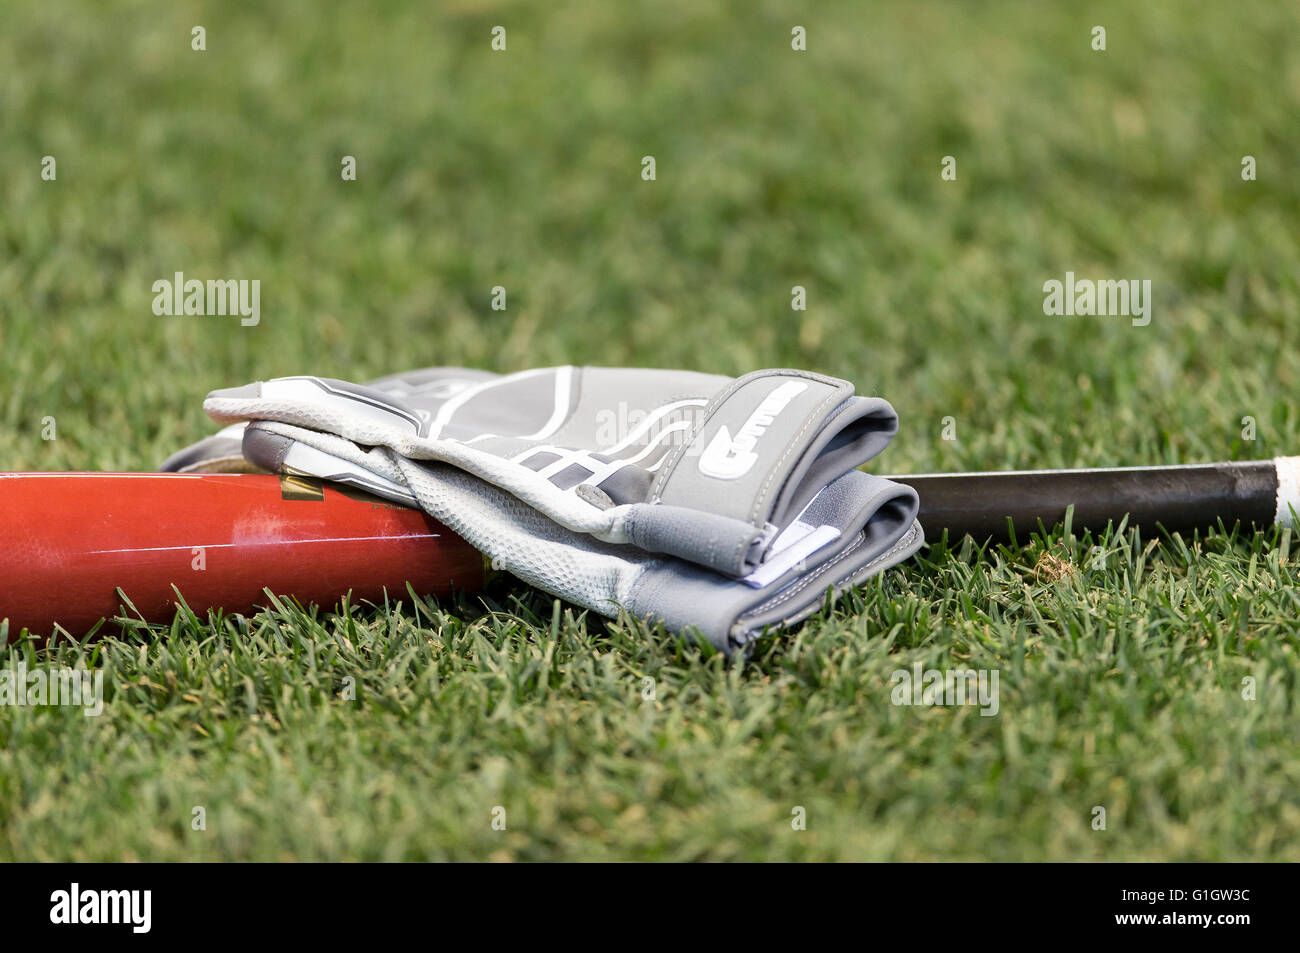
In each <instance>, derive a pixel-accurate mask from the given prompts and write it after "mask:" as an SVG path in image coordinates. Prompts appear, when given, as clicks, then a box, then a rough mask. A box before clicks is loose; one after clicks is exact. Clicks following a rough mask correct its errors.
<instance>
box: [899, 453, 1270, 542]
mask: <svg viewBox="0 0 1300 953" xmlns="http://www.w3.org/2000/svg"><path fill="white" fill-rule="evenodd" d="M1283 459H1285V460H1291V459H1294V458H1283ZM1279 462H1280V461H1271V460H1262V461H1252V462H1246V463H1211V464H1198V465H1189V466H1168V467H1118V468H1114V469H1096V470H1036V471H1007V472H1002V473H996V472H995V473H951V474H911V475H905V476H896V477H890V479H892V480H896V481H898V482H899V483H906V484H908V485H909V486H911V487H914V488H915V489H916V491H917V494H918V495H919V496H920V498H921V512H920V516H919V517H918V518H919V519H920V521H921V525H922V526H923V527H925V531H926V538H927V539H929V540H931V541H933V540H936V539H938V538H939V537H940V536H942V535H943V532H944V531H945V530H947V532H948V538H949V539H950V540H956V539H960V538H961V537H962V536H965V535H967V534H969V535H970V536H972V537H973V538H974V539H976V540H978V541H980V542H983V541H984V540H986V539H990V538H991V539H994V540H997V541H999V542H1004V541H1007V540H1008V538H1009V536H1008V520H1010V523H1011V526H1013V527H1014V532H1015V535H1016V538H1017V539H1018V540H1020V541H1023V540H1025V539H1027V538H1028V536H1029V535H1030V534H1031V533H1033V532H1035V531H1036V530H1037V529H1038V527H1039V523H1040V522H1041V523H1042V525H1043V526H1044V527H1046V528H1047V529H1049V530H1050V529H1051V528H1052V527H1053V526H1055V525H1056V524H1058V523H1062V522H1064V520H1065V512H1066V509H1067V507H1069V506H1071V505H1072V506H1073V507H1074V513H1073V516H1072V520H1071V529H1072V530H1073V531H1075V532H1082V531H1083V530H1091V531H1092V532H1093V533H1098V532H1100V531H1102V530H1104V529H1105V528H1106V525H1107V524H1108V523H1110V524H1118V523H1119V521H1120V520H1121V519H1122V518H1123V517H1124V516H1125V515H1127V516H1128V517H1129V525H1140V526H1142V527H1144V528H1147V529H1155V528H1156V527H1157V526H1159V527H1163V528H1164V529H1166V530H1168V531H1169V532H1189V531H1191V530H1196V529H1209V528H1212V527H1214V526H1216V525H1218V522H1219V521H1220V520H1222V521H1223V524H1224V525H1225V526H1227V527H1229V528H1230V527H1232V526H1233V524H1235V523H1242V524H1245V525H1247V526H1256V527H1268V526H1271V525H1273V523H1274V522H1275V521H1277V520H1278V519H1279V513H1281V515H1282V518H1286V516H1287V512H1286V510H1284V509H1283V508H1282V507H1281V506H1280V505H1279V499H1281V498H1282V497H1283V496H1284V494H1279V489H1278V487H1279V477H1278V473H1279Z"/></svg>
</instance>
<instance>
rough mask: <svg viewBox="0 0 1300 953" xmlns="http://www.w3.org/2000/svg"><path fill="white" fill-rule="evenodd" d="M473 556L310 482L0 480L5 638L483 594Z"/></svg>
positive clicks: (413, 517)
mask: <svg viewBox="0 0 1300 953" xmlns="http://www.w3.org/2000/svg"><path fill="white" fill-rule="evenodd" d="M483 576H484V566H483V557H482V556H481V554H480V553H479V552H478V551H477V550H475V549H474V548H473V547H471V546H470V545H469V543H467V542H465V541H464V540H463V539H461V538H460V537H459V536H456V535H455V534H454V533H452V532H451V531H450V530H449V529H447V528H446V527H445V526H443V525H442V524H441V523H438V522H437V521H435V520H434V519H432V518H431V517H429V516H427V515H425V514H424V513H422V512H420V511H419V510H414V509H408V508H407V507H404V506H399V505H397V504H394V503H389V502H387V501H384V500H380V499H378V498H376V497H372V496H369V495H368V494H365V493H361V492H359V491H356V490H353V489H351V488H348V487H340V486H337V485H334V484H322V483H321V481H319V480H313V479H307V478H298V477H277V476H268V475H255V474H179V473H0V619H5V618H7V619H8V620H9V638H10V640H13V639H15V638H18V637H19V635H20V634H21V632H22V630H23V629H24V628H26V629H28V630H30V632H31V633H32V634H35V635H49V634H50V633H51V632H52V631H53V629H54V626H55V625H56V624H57V625H59V626H62V627H63V628H64V629H66V630H67V631H68V632H69V633H72V634H74V635H78V636H80V635H82V634H84V633H85V632H86V631H87V630H88V629H90V628H91V627H92V626H93V625H94V624H95V623H96V622H98V621H99V620H100V619H102V618H111V617H113V616H115V615H117V614H118V613H119V611H120V609H121V607H122V605H123V601H122V599H121V598H120V597H119V596H118V594H117V590H118V589H119V588H120V589H121V590H122V592H123V593H124V594H125V595H126V596H127V598H129V599H130V601H131V603H132V604H133V605H134V606H135V608H136V610H138V612H139V614H140V615H142V616H143V617H144V618H145V619H146V620H148V621H150V622H165V621H169V620H170V619H171V618H172V616H173V613H174V612H175V603H176V595H175V593H174V592H173V590H172V587H173V586H175V587H176V589H178V590H179V591H180V593H181V595H182V596H183V597H184V599H185V601H186V603H187V604H188V605H189V606H190V608H191V609H193V610H194V611H195V612H197V613H203V612H206V611H207V610H208V609H209V608H223V609H226V610H227V611H230V612H249V611H251V610H253V609H254V608H256V607H258V606H260V605H264V604H265V603H266V602H267V599H266V594H265V592H264V591H263V590H265V589H270V590H271V591H272V592H274V593H276V594H277V595H288V596H293V597H294V598H296V599H298V600H299V601H300V602H302V603H303V604H307V603H309V602H314V603H317V604H318V605H321V606H326V607H330V606H333V605H335V604H336V603H337V602H338V601H339V599H340V598H341V597H342V596H344V595H345V594H347V593H348V592H351V594H352V598H353V599H354V600H363V599H364V600H370V601H381V600H382V599H383V597H384V593H385V592H387V593H388V594H389V595H390V596H394V597H397V598H405V597H406V595H407V590H406V586H407V584H408V583H409V584H410V585H411V586H412V588H414V590H415V591H416V592H419V593H425V594H431V595H439V596H442V595H447V594H448V593H450V592H451V590H452V588H453V587H454V588H456V589H457V590H461V591H474V590H477V589H478V588H480V587H481V586H482V584H483Z"/></svg>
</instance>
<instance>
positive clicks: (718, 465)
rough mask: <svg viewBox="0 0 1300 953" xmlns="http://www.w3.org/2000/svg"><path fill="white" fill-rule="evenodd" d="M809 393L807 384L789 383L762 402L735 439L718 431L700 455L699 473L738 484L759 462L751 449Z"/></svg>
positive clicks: (719, 429)
mask: <svg viewBox="0 0 1300 953" xmlns="http://www.w3.org/2000/svg"><path fill="white" fill-rule="evenodd" d="M807 389H808V385H807V384H803V383H800V382H799V381H789V382H788V383H785V384H782V385H781V386H780V387H778V388H777V389H776V390H774V391H772V393H770V394H768V395H767V396H766V397H765V398H763V402H762V403H761V404H759V405H758V409H757V410H755V411H754V412H753V413H752V414H750V415H749V419H748V420H746V421H745V423H744V424H743V425H741V428H740V431H739V432H738V433H737V434H736V436H734V437H733V436H732V435H731V431H729V430H728V429H727V428H726V427H719V428H718V432H717V433H715V434H714V435H713V439H712V440H710V441H709V445H708V446H707V447H705V448H704V452H703V453H702V454H700V464H699V466H700V472H701V473H703V474H704V475H705V476H710V477H713V478H714V479H717V480H739V479H740V478H741V477H743V476H744V475H745V474H746V473H748V472H749V471H750V470H751V469H752V468H753V466H754V464H755V463H757V462H758V454H757V453H755V452H754V448H755V447H756V446H757V445H758V441H759V438H761V437H762V436H763V434H765V433H767V428H768V427H770V426H772V422H773V421H775V420H776V418H777V416H778V415H780V413H781V411H783V410H785V408H786V407H787V406H788V405H789V403H790V401H792V400H794V399H795V398H796V397H798V396H799V395H800V394H802V393H803V392H804V391H806V390H807Z"/></svg>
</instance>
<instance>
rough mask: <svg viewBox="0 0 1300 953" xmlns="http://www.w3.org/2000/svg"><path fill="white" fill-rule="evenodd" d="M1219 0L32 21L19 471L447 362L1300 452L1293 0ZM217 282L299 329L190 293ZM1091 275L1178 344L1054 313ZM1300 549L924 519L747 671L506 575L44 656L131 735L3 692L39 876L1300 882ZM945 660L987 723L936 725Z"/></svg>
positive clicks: (3, 258)
mask: <svg viewBox="0 0 1300 953" xmlns="http://www.w3.org/2000/svg"><path fill="white" fill-rule="evenodd" d="M435 7H436V8H437V9H438V10H439V11H441V12H438V13H435V12H433V10H434V8H435ZM1191 11H1192V8H1191V7H1190V6H1188V5H1186V4H1180V3H1176V2H1172V0H1160V2H1150V3H1141V4H1133V3H1120V2H1116V3H1108V4H1089V5H1088V8H1087V10H1086V11H1085V10H1083V9H1076V8H1075V5H1066V4H1039V3H1028V2H1025V3H998V4H958V3H939V2H924V3H901V2H899V3H885V4H858V3H852V2H847V0H846V2H823V3H818V4H816V5H813V6H805V5H796V9H794V10H786V9H784V8H783V7H782V5H780V4H777V3H760V4H741V3H734V4H709V3H699V2H693V0H692V2H688V0H656V2H653V3H638V4H600V3H596V2H579V3H573V2H559V3H547V4H506V3H494V2H488V0H483V2H478V0H456V2H451V3H446V4H437V5H428V4H416V3H410V4H397V3H375V4H364V5H361V4H354V5H344V4H337V5H336V4H316V3H308V2H306V0H285V2H278V3H275V4H270V5H263V4H253V3H241V4H234V3H199V2H188V3H187V2H182V3H172V4H163V3H158V2H151V3H144V2H124V3H113V4H92V3H83V4H58V5H55V4H46V3H41V2H37V0H9V2H6V3H4V4H0V64H2V65H0V340H3V348H4V366H5V374H4V383H3V385H2V386H0V456H2V459H3V461H4V468H5V469H13V470H24V469H52V470H58V469H122V470H138V469H152V468H155V467H156V466H157V465H158V463H159V461H160V460H161V459H162V458H163V457H165V456H166V455H167V454H168V453H170V452H171V451H172V450H174V449H176V448H177V447H179V446H181V445H183V444H185V443H188V442H190V441H192V440H195V439H197V438H199V437H200V436H203V435H204V434H206V433H207V432H208V431H209V430H210V429H211V428H210V423H209V422H208V421H207V420H206V418H205V417H204V416H203V413H202V410H201V406H200V405H201V402H202V398H203V395H204V394H205V393H206V392H207V391H208V390H210V389H212V388H215V387H223V386H233V385H235V384H240V383H245V382H247V381H250V380H256V379H261V378H266V377H271V376H276V375H283V374H294V373H316V374H323V375H328V376H336V377H343V378H349V379H353V380H362V379H366V378H368V377H374V376H378V375H381V374H385V373H389V372H392V371H397V370H402V369H406V368H410V367H417V366H423V365H433V364H464V365H473V366H482V367H486V368H489V369H493V370H502V371H506V370H518V369H522V368H526V367H532V366H541V365H549V364H559V363H575V364H606V365H624V364H627V365H646V366H667V367H687V368H692V369H699V370H708V371H715V372H721V373H728V374H740V373H744V372H746V371H749V370H752V369H755V368H759V367H772V366H796V367H806V368H809V369H813V370H817V371H822V372H826V373H830V374H834V375H838V376H842V377H846V378H849V379H851V380H853V381H855V382H856V383H857V385H858V388H859V392H860V393H868V394H880V395H883V396H885V397H888V398H889V399H890V400H891V402H893V403H894V405H895V406H896V407H897V408H898V409H899V411H900V414H901V416H902V420H903V424H902V431H901V433H900V435H899V437H898V439H897V440H896V441H895V443H894V444H893V446H892V447H891V448H890V449H889V450H888V451H887V452H886V453H885V454H884V456H883V457H882V458H881V459H880V460H879V461H878V462H877V463H876V464H875V465H874V466H873V469H874V470H875V471H876V472H885V473H888V472H906V471H917V470H951V469H958V468H981V469H983V468H988V469H995V468H1008V467H1035V466H1046V465H1117V464H1130V463H1155V462H1165V461H1168V462H1195V461H1208V460H1213V459H1251V458H1259V457H1267V456H1272V455H1275V454H1278V453H1294V452H1300V450H1298V449H1297V448H1300V413H1297V409H1296V408H1297V401H1296V391H1297V386H1298V385H1300V349H1298V348H1297V347H1296V344H1295V342H1296V340H1297V339H1298V338H1300V268H1298V266H1297V263H1298V262H1300V175H1298V174H1297V169H1298V166H1297V163H1298V162H1300V123H1298V122H1297V120H1296V117H1297V115H1300V44H1297V42H1296V37H1297V33H1298V31H1300V15H1298V14H1297V12H1296V9H1295V7H1294V5H1288V4H1280V3H1275V2H1269V0H1244V2H1238V3H1233V4H1202V5H1197V6H1196V12H1195V14H1194V15H1193V14H1192V12H1191ZM196 24H201V25H203V26H204V27H205V28H206V31H207V49H206V51H205V52H195V51H192V50H191V48H190V38H191V34H190V31H191V28H192V27H193V26H194V25H196ZM498 24H501V25H504V26H505V27H506V28H507V50H506V51H505V52H501V53H494V52H492V51H491V49H490V45H489V44H490V40H491V36H490V31H491V29H492V27H493V26H495V25H498ZM796 24H798V25H802V26H804V27H806V29H807V36H808V40H807V46H808V49H807V51H806V52H795V51H792V49H791V29H792V27H793V26H794V25H796ZM1098 24H1100V25H1103V26H1105V27H1106V29H1107V49H1106V50H1105V51H1104V52H1096V51H1094V50H1092V49H1091V46H1090V42H1091V36H1090V31H1091V29H1092V27H1093V26H1094V25H1098ZM47 155H49V156H53V157H54V158H55V160H56V162H57V178H56V179H55V180H54V181H43V180H42V178H41V162H42V157H43V156H47ZM344 155H353V156H355V157H356V159H357V169H358V178H357V180H356V181H354V182H345V181H342V180H341V178H340V159H341V157H342V156H344ZM646 155H652V156H654V157H655V160H656V165H657V178H656V180H655V181H651V182H647V181H643V180H642V178H641V160H642V157H643V156H646ZM949 155H950V156H953V157H954V158H955V159H956V163H957V178H956V180H955V181H945V180H943V179H941V177H940V171H941V160H942V159H943V157H944V156H949ZM1248 155H1249V156H1253V157H1254V158H1255V160H1256V163H1257V175H1258V177H1257V179H1256V180H1254V181H1244V180H1243V178H1242V159H1243V156H1248ZM176 271H183V272H185V273H186V274H187V276H193V277H200V278H222V277H235V278H249V279H254V278H255V279H259V280H260V281H261V288H262V293H261V309H262V315H261V321H260V323H259V324H258V325H257V326H256V327H241V326H240V324H239V321H238V319H237V318H221V317H157V316H155V315H154V314H153V312H152V310H151V301H152V291H151V286H152V283H153V282H154V281H155V280H156V279H158V278H162V277H169V276H171V275H172V274H173V273H174V272H176ZM1067 271H1073V272H1075V273H1076V274H1077V275H1079V276H1081V277H1105V278H1149V279H1151V281H1152V287H1153V305H1152V320H1151V323H1150V324H1149V325H1148V326H1146V327H1134V326H1133V325H1132V324H1131V323H1130V321H1129V320H1128V319H1127V318H1125V317H1122V316H1121V317H1069V318H1067V317H1051V316H1047V315H1045V314H1044V313H1043V290H1042V286H1043V283H1044V282H1045V281H1047V280H1049V279H1053V278H1055V279H1062V278H1063V277H1064V275H1065V273H1066V272H1067ZM495 285H502V286H505V287H506V288H507V289H508V294H509V298H508V308H507V310H505V311H493V310H492V309H491V307H490V302H489V296H490V289H491V288H492V287H493V286H495ZM794 285H802V286H804V287H805V288H806V289H807V300H808V308H807V310H806V311H804V312H796V311H792V309H791V306H790V302H791V288H792V286H794ZM47 417H53V418H54V420H55V423H56V429H57V439H54V440H46V439H43V434H42V431H43V429H44V427H45V423H44V419H45V418H47ZM947 417H951V418H953V419H952V426H954V427H955V433H956V438H957V439H956V440H945V439H942V434H943V428H944V418H947ZM1245 417H1250V418H1252V419H1253V421H1254V431H1255V432H1254V434H1253V439H1247V438H1248V437H1250V436H1252V435H1251V434H1250V433H1249V430H1248V425H1246V424H1243V418H1245ZM1243 431H1246V432H1245V433H1243ZM1095 547H1100V549H1099V550H1098V549H1095ZM1293 548H1294V546H1293V542H1292V540H1291V538H1290V536H1289V534H1284V533H1281V532H1278V533H1274V534H1257V535H1254V536H1251V535H1249V534H1237V535H1211V536H1210V537H1208V538H1202V539H1199V540H1193V539H1181V538H1168V537H1163V538H1162V537H1160V536H1158V535H1155V534H1152V533H1146V534H1145V535H1143V536H1142V537H1139V536H1138V535H1137V534H1136V533H1135V532H1132V531H1125V532H1116V533H1114V534H1110V535H1107V536H1106V537H1104V538H1102V539H1100V540H1098V539H1091V538H1084V539H1078V538H1074V537H1069V536H1063V535H1062V534H1061V533H1059V532H1058V533H1057V534H1055V535H1052V536H1050V537H1048V538H1046V539H1036V540H1034V541H1032V542H1029V543H1028V544H1026V545H1024V546H1023V548H1020V549H1014V550H1012V549H1001V550H988V551H983V552H981V551H979V550H978V549H976V548H974V547H972V546H971V545H970V544H969V543H966V544H955V545H954V546H953V547H952V548H932V549H930V550H929V551H928V552H925V553H923V554H922V555H921V556H920V557H919V558H917V559H916V560H914V561H911V562H909V563H907V564H905V565H904V566H903V567H901V568H899V569H897V570H894V571H892V572H890V573H889V574H887V575H886V576H884V577H883V578H880V579H877V580H874V581H873V582H872V583H871V584H870V585H868V586H866V587H864V588H862V589H861V590H860V591H858V592H856V593H854V594H852V595H850V596H849V597H847V598H845V599H844V600H842V601H841V602H840V603H839V605H838V606H837V607H836V608H835V609H834V610H833V611H830V612H827V613H824V614H822V615H821V616H819V617H818V618H816V619H815V620H813V621H812V622H810V623H809V624H808V625H806V626H805V627H803V628H802V629H801V630H799V631H797V632H795V633H792V634H786V635H781V636H777V637H769V638H766V639H765V640H764V641H763V642H762V643H761V644H760V646H759V650H758V652H757V653H756V654H755V655H754V657H753V658H751V659H750V660H748V661H747V662H744V663H727V662H726V661H725V660H724V659H722V658H720V657H718V656H716V655H711V654H710V653H707V652H705V651H703V650H702V649H700V648H699V647H697V646H695V645H694V644H691V643H689V642H684V641H681V640H679V639H676V638H673V637H670V636H667V635H665V634H663V633H662V632H656V631H651V630H647V628H646V627H645V626H643V625H642V624H640V623H638V622H636V621H632V620H623V621H619V622H610V623H606V622H604V621H603V620H600V619H598V618H596V617H594V616H590V615H584V614H583V613H582V612H581V611H579V610H576V609H574V608H573V607H571V606H565V605H559V604H556V603H554V601H553V600H551V599H550V598H548V597H547V596H545V595H544V594H541V593H538V592H535V591H529V590H527V589H526V588H524V587H522V586H519V585H513V586H512V585H509V584H508V583H498V584H497V585H496V586H495V587H494V588H493V589H492V590H491V591H490V592H489V593H488V596H487V598H486V600H483V601H480V600H478V599H472V600H471V599H466V600H463V601H462V602H460V603H457V604H450V603H443V604H437V603H435V602H432V601H425V602H421V603H419V604H416V605H412V601H411V600H410V599H409V598H407V599H406V600H405V603H404V604H403V605H402V606H400V607H398V606H397V605H393V606H390V607H387V608H379V609H375V608H365V607H362V608H347V609H346V611H343V612H341V613H335V612H331V611H329V610H330V608H331V607H325V608H323V609H320V610H317V609H310V608H309V609H308V610H306V611H303V610H300V609H298V608H295V607H293V606H284V607H282V608H280V609H277V610H275V611H268V612H265V613H262V614H260V615H258V616H256V617H255V618H251V619H243V618H238V617H236V618H227V619H196V618H193V617H191V616H182V617H180V618H178V619H177V621H176V623H175V624H174V625H173V626H171V627H170V628H165V629H162V630H157V629H155V630H153V631H148V630H145V629H143V628H141V629H139V630H137V631H136V632H135V633H134V634H132V635H131V636H130V637H124V638H119V639H107V640H104V641H101V642H99V643H97V644H93V645H86V646H76V645H68V644H63V645H60V646H58V647H57V648H55V649H52V650H48V651H44V650H42V649H40V648H39V647H38V646H34V645H33V644H31V643H30V642H24V643H20V644H18V645H16V646H11V647H10V648H9V649H8V650H7V659H6V664H8V665H9V666H11V667H12V666H16V665H17V664H18V662H19V661H20V660H22V661H24V662H25V663H26V664H27V665H28V666H29V667H32V666H39V665H49V666H62V665H81V664H90V665H94V666H102V667H103V669H104V671H105V673H106V694H107V699H106V709H105V712H104V714H103V715H102V716H101V717H98V718H86V717H83V715H82V714H81V713H80V712H79V711H77V710H72V709H56V708H31V707H7V706H6V707H0V742H2V744H0V860H48V859H60V860H62V859H97V860H113V859H130V860H213V859H222V860H238V859H258V860H276V859H297V860H315V859H330V860H334V859H426V858H427V859H441V858H451V859H491V860H498V859H500V860H539V859H656V860H658V859H664V860H677V859H709V860H730V859H747V860H760V859H772V860H784V859H816V860H823V859H882V860H886V859H888V860H918V859H942V858H960V859H977V858H990V859H999V860H1194V859H1196V860H1244V859H1288V860H1300V795H1298V794H1297V792H1298V791H1300V756H1298V755H1297V744H1296V739H1297V725H1298V724H1300V699H1298V698H1297V668H1298V667H1300V621H1298V620H1300V586H1298V585H1297V583H1298V579H1297V570H1296V563H1295V557H1294V555H1293V553H1292V550H1293ZM1098 552H1100V553H1102V554H1104V556H1105V558H1104V560H1100V559H1098V558H1096V557H1097V553H1098ZM2 585H3V580H0V586H2ZM917 662H921V663H923V664H924V666H926V667H927V668H938V669H948V668H967V667H970V668H977V669H978V668H982V669H989V670H996V671H998V672H999V674H1000V685H1001V696H1000V709H999V712H998V714H997V715H996V717H981V716H980V714H979V712H978V710H976V709H974V708H969V707H966V708H956V707H954V708H944V707H929V708H913V707H899V706H895V705H893V704H891V702H890V688H891V685H890V676H891V673H892V672H894V671H895V670H897V669H910V668H911V667H912V666H913V665H914V664H915V663H917ZM348 677H351V678H354V679H355V680H356V686H357V697H356V700H355V701H349V700H345V699H343V698H341V697H340V695H339V693H340V692H341V690H342V686H343V684H344V679H345V678H348ZM646 678H650V679H653V680H654V682H653V686H654V692H653V694H654V697H653V699H650V700H647V699H645V698H644V697H643V694H644V693H643V689H644V686H645V685H646V683H645V682H644V679H646ZM1248 678H1249V679H1253V680H1254V686H1255V688H1254V693H1253V695H1254V697H1253V698H1246V697H1243V693H1244V694H1247V695H1249V694H1251V693H1249V692H1244V690H1243V684H1244V683H1243V679H1248ZM196 806H202V807H204V808H205V811H206V830H197V831H196V830H193V829H192V827H191V818H192V810H193V808H194V807H196ZM496 807H502V808H504V809H505V816H506V819H507V820H506V829H505V830H497V829H494V827H493V824H492V821H493V811H494V808H496ZM799 807H802V808H804V809H805V811H806V829H805V830H795V829H793V826H792V818H793V817H794V816H795V815H794V814H792V812H793V811H795V810H796V808H799ZM1096 807H1103V808H1104V809H1105V811H1106V829H1105V830H1095V829H1093V818H1094V808H1096Z"/></svg>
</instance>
